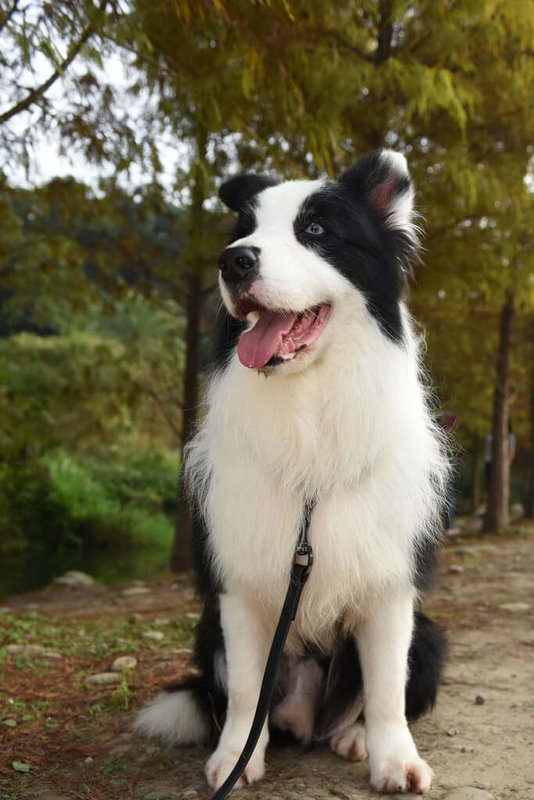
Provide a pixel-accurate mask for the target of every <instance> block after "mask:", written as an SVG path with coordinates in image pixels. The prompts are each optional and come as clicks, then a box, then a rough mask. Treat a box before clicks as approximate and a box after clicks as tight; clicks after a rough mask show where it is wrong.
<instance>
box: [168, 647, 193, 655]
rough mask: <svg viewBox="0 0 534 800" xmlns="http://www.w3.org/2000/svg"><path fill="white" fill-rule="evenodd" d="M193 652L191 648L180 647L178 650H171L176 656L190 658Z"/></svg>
mask: <svg viewBox="0 0 534 800" xmlns="http://www.w3.org/2000/svg"><path fill="white" fill-rule="evenodd" d="M192 652H193V651H192V649H191V648H190V647H179V648H178V649H177V650H171V653H174V655H175V656H190V655H191V653H192Z"/></svg>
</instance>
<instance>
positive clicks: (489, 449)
mask: <svg viewBox="0 0 534 800" xmlns="http://www.w3.org/2000/svg"><path fill="white" fill-rule="evenodd" d="M515 450H516V438H515V433H514V432H513V430H512V420H511V419H509V420H508V464H509V466H510V467H511V466H512V462H513V460H514V458H515ZM492 460H493V433H489V434H488V435H487V437H486V453H485V456H484V461H485V463H484V475H485V479H486V492H489V488H490V480H491V462H492Z"/></svg>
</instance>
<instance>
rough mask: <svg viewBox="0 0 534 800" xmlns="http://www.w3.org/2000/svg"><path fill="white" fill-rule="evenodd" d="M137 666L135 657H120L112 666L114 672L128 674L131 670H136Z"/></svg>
mask: <svg viewBox="0 0 534 800" xmlns="http://www.w3.org/2000/svg"><path fill="white" fill-rule="evenodd" d="M136 666H137V659H136V658H134V656H119V657H118V658H116V659H115V661H114V662H113V664H112V665H111V671H112V672H126V671H127V670H129V669H135V668H136Z"/></svg>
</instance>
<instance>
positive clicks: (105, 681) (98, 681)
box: [86, 672, 122, 686]
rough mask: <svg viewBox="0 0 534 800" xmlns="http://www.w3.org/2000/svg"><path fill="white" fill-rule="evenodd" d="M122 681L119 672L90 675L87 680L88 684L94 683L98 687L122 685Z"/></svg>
mask: <svg viewBox="0 0 534 800" xmlns="http://www.w3.org/2000/svg"><path fill="white" fill-rule="evenodd" d="M121 680H122V678H121V675H120V674H119V673H118V672H99V673H98V674H97V675H90V676H89V677H88V678H86V683H92V684H95V685H97V686H111V685H112V684H115V683H120V682H121Z"/></svg>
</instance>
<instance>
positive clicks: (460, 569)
mask: <svg viewBox="0 0 534 800" xmlns="http://www.w3.org/2000/svg"><path fill="white" fill-rule="evenodd" d="M464 569H465V567H461V566H460V564H451V565H450V567H449V572H452V573H455V572H457V573H460V572H463V571H464Z"/></svg>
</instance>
